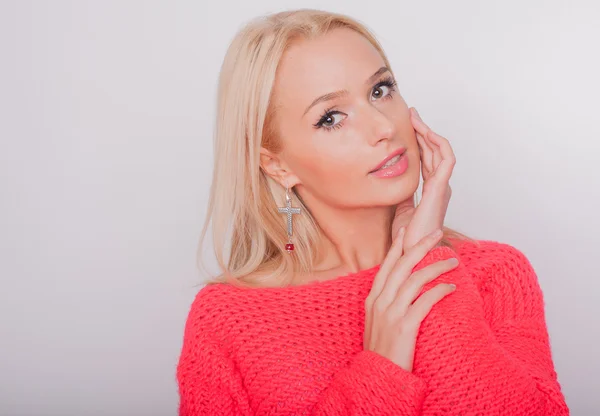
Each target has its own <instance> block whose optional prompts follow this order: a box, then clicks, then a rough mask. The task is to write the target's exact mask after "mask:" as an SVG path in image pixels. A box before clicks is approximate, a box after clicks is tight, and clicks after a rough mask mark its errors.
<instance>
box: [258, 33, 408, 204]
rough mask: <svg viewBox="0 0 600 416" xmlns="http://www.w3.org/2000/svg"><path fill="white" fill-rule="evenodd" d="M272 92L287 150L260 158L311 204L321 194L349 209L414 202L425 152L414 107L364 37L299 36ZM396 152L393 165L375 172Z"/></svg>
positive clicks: (279, 133)
mask: <svg viewBox="0 0 600 416" xmlns="http://www.w3.org/2000/svg"><path fill="white" fill-rule="evenodd" d="M273 96H274V101H273V103H274V105H275V117H274V123H275V125H274V128H275V131H276V133H277V136H278V138H279V140H280V143H281V149H280V152H279V153H278V154H277V155H276V156H275V155H272V154H270V153H269V152H263V155H262V156H261V158H262V163H263V166H264V167H265V170H266V171H267V172H268V173H269V174H271V175H272V176H273V177H276V178H277V179H279V180H281V179H284V180H285V181H286V182H287V184H288V186H289V187H290V188H291V187H292V186H296V188H295V189H296V191H297V192H298V193H299V195H300V196H301V197H302V198H303V199H304V200H305V201H306V202H307V203H308V205H309V206H310V203H309V201H311V200H315V199H316V200H320V201H322V202H324V203H326V204H328V205H331V206H337V207H348V208H360V207H374V206H390V205H394V204H398V203H400V202H402V201H405V200H408V199H411V200H412V196H413V194H414V192H415V190H416V189H417V186H418V184H419V175H420V157H419V147H418V144H417V140H416V136H415V131H414V129H413V126H412V124H411V122H410V118H409V117H410V116H409V111H408V107H407V105H406V103H405V102H404V99H403V98H402V96H401V95H400V93H399V92H398V90H397V86H396V83H395V80H394V78H393V75H392V73H391V72H390V71H389V69H387V68H386V65H385V62H384V61H383V59H382V57H381V56H380V54H379V52H378V51H377V50H376V49H375V48H374V47H373V46H372V45H371V44H370V43H369V41H368V40H367V39H365V38H364V37H363V36H362V35H360V34H358V33H356V32H354V31H352V30H349V29H335V30H333V31H330V32H329V33H327V34H325V35H323V36H321V37H318V38H316V39H311V40H300V41H297V42H296V43H295V44H293V45H292V46H291V47H289V48H288V50H287V51H286V53H285V54H284V56H283V58H282V61H281V63H280V65H279V68H278V72H277V76H276V82H275V89H274V95H273ZM401 153H403V155H402V156H401V157H400V158H398V157H397V155H399V154H401ZM267 155H270V156H273V158H271V157H266V156H267ZM395 155H396V157H394V156H395ZM390 157H392V160H391V161H390V163H391V166H389V165H390V163H388V167H384V168H382V169H379V170H376V169H377V168H378V167H380V166H381V164H382V163H384V162H385V161H386V159H389V158H390ZM394 162H395V163H394Z"/></svg>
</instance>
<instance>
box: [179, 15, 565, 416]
mask: <svg viewBox="0 0 600 416" xmlns="http://www.w3.org/2000/svg"><path fill="white" fill-rule="evenodd" d="M218 97H219V98H218V119H217V129H216V141H215V170H214V177H213V185H212V190H211V197H210V204H209V215H208V218H207V223H206V225H205V227H204V230H203V236H204V235H205V233H206V230H207V227H208V224H209V223H210V224H211V225H212V229H213V237H214V244H215V251H216V256H217V259H218V260H219V262H220V264H221V266H222V268H223V270H224V273H223V275H222V276H219V277H218V278H216V279H215V281H214V282H213V284H209V285H207V286H206V287H204V288H203V289H202V290H200V292H199V293H198V295H197V297H196V299H195V301H194V303H193V305H192V308H191V311H190V314H189V316H188V320H187V324H186V329H185V335H184V345H183V349H182V353H181V357H180V361H179V365H178V368H177V377H178V382H179V392H180V396H181V402H180V414H181V415H186V416H191V415H205V414H206V415H292V414H294V415H296V414H298V415H301V414H302V415H438V414H451V415H459V414H460V415H471V414H473V415H475V414H483V415H500V414H501V415H512V416H514V415H545V416H547V415H566V414H568V412H569V411H568V409H567V406H566V404H565V401H564V398H563V395H562V393H561V388H560V385H559V383H558V381H557V376H556V373H555V371H554V365H553V362H552V357H551V351H550V346H549V340H548V333H547V329H546V324H545V317H544V306H543V297H542V293H541V291H540V287H539V285H538V282H537V278H536V275H535V272H534V270H533V268H532V266H531V264H530V263H529V262H528V260H527V259H526V257H525V256H524V255H523V254H522V253H521V252H520V251H518V250H517V249H515V248H514V247H511V246H509V245H507V244H502V243H498V242H492V241H474V240H471V239H468V238H466V237H464V236H462V235H461V234H458V233H456V232H454V231H452V230H449V229H448V228H445V227H443V221H444V217H445V214H446V209H447V206H448V202H449V199H450V187H449V180H450V176H451V174H452V170H453V167H454V163H455V160H454V155H453V152H452V149H451V147H450V145H449V143H448V141H447V140H446V139H445V138H443V137H441V136H439V135H437V134H436V133H434V132H433V131H432V130H431V129H430V128H429V127H428V126H427V125H426V124H425V123H424V122H423V121H422V120H421V118H420V117H419V115H418V114H417V112H416V111H415V110H414V109H409V108H408V107H407V105H406V103H405V101H404V100H403V98H402V96H401V95H400V93H399V92H398V91H397V88H396V82H395V78H394V76H393V73H392V70H391V66H390V64H389V62H388V60H387V59H386V57H385V54H384V53H383V51H382V49H381V47H380V46H379V44H378V43H377V41H376V40H375V38H374V37H373V36H372V35H371V34H370V33H369V32H368V31H367V29H365V28H364V27H363V26H362V25H360V24H359V23H357V22H356V21H354V20H352V19H350V18H348V17H345V16H340V15H336V14H332V13H326V12H322V11H315V10H299V11H294V12H285V13H279V14H275V15H270V16H266V17H264V18H261V19H258V20H255V21H253V22H251V23H250V24H249V25H247V26H246V27H245V28H244V29H243V30H241V31H240V33H239V34H238V35H237V37H236V38H235V39H234V41H233V42H232V44H231V46H230V48H229V50H228V52H227V55H226V57H225V60H224V63H223V67H222V71H221V75H220V84H219V95H218ZM421 175H422V176H423V179H424V183H423V196H422V200H421V201H420V203H419V204H418V206H417V207H415V201H414V198H413V197H414V195H415V191H416V190H417V187H418V184H419V180H420V176H421ZM229 230H231V235H230V239H231V240H230V246H227V244H226V235H228V232H229ZM436 230H439V233H436ZM442 230H443V232H442ZM227 247H229V251H230V253H229V258H228V260H225V255H224V252H225V250H226V248H227Z"/></svg>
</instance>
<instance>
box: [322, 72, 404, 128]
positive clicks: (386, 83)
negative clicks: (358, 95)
mask: <svg viewBox="0 0 600 416" xmlns="http://www.w3.org/2000/svg"><path fill="white" fill-rule="evenodd" d="M396 85H397V83H396V81H394V79H393V78H392V77H391V76H390V77H387V78H385V79H382V80H381V81H379V82H378V83H377V84H375V86H374V87H373V89H372V90H371V93H372V92H373V91H374V90H376V89H377V88H380V87H388V88H389V89H390V91H389V93H388V95H386V96H385V97H381V98H380V99H387V98H393V95H392V93H393V92H394V91H396ZM334 108H335V107H330V108H328V109H327V110H325V112H324V113H323V115H322V116H321V118H319V121H317V122H316V123H315V124H313V126H314V127H315V128H316V129H321V128H323V129H325V130H326V131H331V130H334V129H339V128H341V127H342V122H341V121H340V122H339V123H337V124H334V125H333V126H324V124H325V122H327V119H328V118H330V117H332V116H334V115H336V114H343V113H342V112H341V111H333V109H334Z"/></svg>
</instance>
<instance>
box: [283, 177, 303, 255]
mask: <svg viewBox="0 0 600 416" xmlns="http://www.w3.org/2000/svg"><path fill="white" fill-rule="evenodd" d="M278 209H279V213H281V214H286V215H287V233H288V242H287V244H286V245H285V249H286V250H287V252H288V253H291V252H292V251H294V244H293V243H292V215H294V214H300V208H293V207H292V198H291V196H290V188H288V186H287V184H286V185H285V207H279V208H278Z"/></svg>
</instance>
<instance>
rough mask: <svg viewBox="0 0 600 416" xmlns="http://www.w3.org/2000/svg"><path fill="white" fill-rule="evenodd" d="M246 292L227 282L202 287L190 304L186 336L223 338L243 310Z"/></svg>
mask: <svg viewBox="0 0 600 416" xmlns="http://www.w3.org/2000/svg"><path fill="white" fill-rule="evenodd" d="M244 292H245V291H243V290H241V289H239V288H237V287H234V286H232V285H230V284H226V283H211V284H206V285H205V286H204V287H202V288H201V289H200V290H199V291H198V293H197V294H196V296H195V297H194V300H193V302H192V304H191V306H190V309H189V313H188V316H187V319H186V324H185V337H186V338H189V337H202V338H205V337H210V338H215V339H219V338H221V336H222V335H223V330H224V328H227V325H228V323H229V322H230V320H231V319H232V317H233V316H234V315H235V314H236V313H237V312H239V311H241V310H242V305H243V304H244V303H245V300H244V297H245V295H244Z"/></svg>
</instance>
